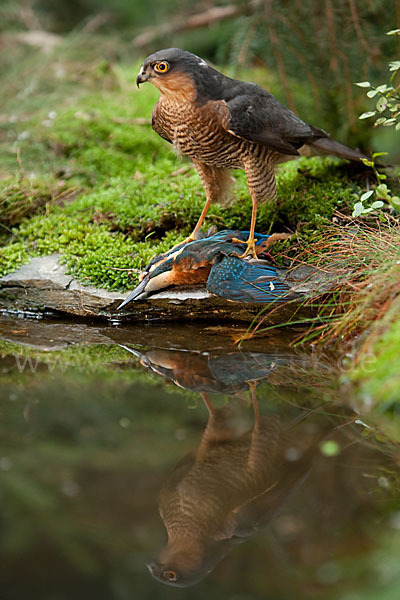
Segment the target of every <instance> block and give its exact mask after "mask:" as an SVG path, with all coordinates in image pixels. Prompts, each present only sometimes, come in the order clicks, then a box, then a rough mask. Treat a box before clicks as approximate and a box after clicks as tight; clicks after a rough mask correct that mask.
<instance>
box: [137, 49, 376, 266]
mask: <svg viewBox="0 0 400 600" xmlns="http://www.w3.org/2000/svg"><path fill="white" fill-rule="evenodd" d="M136 81H137V84H138V85H139V84H140V83H143V82H145V81H151V83H153V84H154V85H155V86H156V87H157V88H158V89H159V90H160V92H161V97H160V99H159V101H158V102H157V104H156V105H155V107H154V110H153V128H154V129H155V131H156V132H157V133H158V134H159V135H160V136H161V137H163V138H164V139H166V140H167V141H169V142H171V143H172V144H173V145H174V146H175V148H176V150H177V151H179V152H182V153H183V154H187V155H188V156H190V157H191V158H192V160H193V162H194V164H195V166H196V168H197V170H198V172H199V175H200V177H201V179H202V182H203V185H204V189H205V193H206V204H205V206H204V209H203V212H202V214H201V216H200V219H199V221H198V223H197V225H196V227H195V230H194V231H193V233H192V236H191V237H190V239H194V238H193V235H194V234H195V233H197V231H198V230H199V229H200V227H201V225H202V223H203V221H204V218H205V216H206V213H207V210H208V208H209V206H210V204H211V202H214V201H216V202H217V201H220V200H221V199H222V197H223V196H224V193H225V192H226V189H227V185H228V184H229V182H230V180H231V178H230V176H229V174H228V171H227V169H244V171H245V172H246V176H247V181H248V186H249V191H250V195H251V198H252V202H253V214H252V220H251V227H250V235H249V240H248V245H247V250H246V252H245V253H244V255H246V254H249V253H251V254H253V256H255V250H254V228H255V221H256V211H257V204H258V203H259V202H262V201H264V200H266V199H270V200H274V199H275V197H276V189H275V175H274V166H275V164H276V163H278V162H280V161H282V159H284V158H285V156H287V155H297V154H298V149H299V148H301V147H302V146H303V145H304V144H307V145H309V146H312V147H313V148H314V149H316V150H317V151H321V152H324V153H328V154H334V155H336V156H340V157H342V158H347V159H350V160H358V159H359V158H360V157H363V156H364V155H363V154H361V153H360V152H356V151H355V150H352V149H350V148H347V147H346V146H344V145H343V144H340V143H339V142H335V141H334V140H331V139H330V138H329V137H328V134H327V133H326V132H325V131H323V130H322V129H318V128H317V127H313V126H312V125H308V124H307V123H305V122H304V121H302V120H301V119H299V118H298V117H297V116H296V115H295V114H294V113H292V112H291V111H290V110H288V109H287V108H285V107H284V106H282V104H280V102H278V100H277V99H276V98H275V97H274V96H272V94H270V93H269V92H267V91H265V90H263V89H262V88H260V87H259V86H258V85H256V84H254V83H245V82H243V81H237V80H235V79H231V78H230V77H226V76H225V75H222V73H219V72H218V71H216V70H215V69H212V68H211V67H210V66H209V65H208V64H207V63H206V62H205V61H204V60H202V59H201V58H199V57H198V56H195V55H193V54H190V52H185V51H184V50H180V49H178V48H169V49H167V50H160V51H159V52H156V53H154V54H152V55H151V56H149V57H148V58H146V60H145V61H144V63H143V65H142V68H141V69H140V72H139V75H138V77H137V80H136ZM244 255H243V256H244Z"/></svg>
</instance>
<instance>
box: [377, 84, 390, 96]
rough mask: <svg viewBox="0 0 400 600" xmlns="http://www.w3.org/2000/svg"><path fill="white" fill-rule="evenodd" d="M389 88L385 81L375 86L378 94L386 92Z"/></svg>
mask: <svg viewBox="0 0 400 600" xmlns="http://www.w3.org/2000/svg"><path fill="white" fill-rule="evenodd" d="M389 89H390V88H388V86H387V85H386V83H383V84H382V85H378V87H377V88H376V91H377V92H379V93H380V94H383V93H384V92H387V91H388V90H389ZM392 89H393V88H392Z"/></svg>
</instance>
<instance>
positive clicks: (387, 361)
mask: <svg viewBox="0 0 400 600" xmlns="http://www.w3.org/2000/svg"><path fill="white" fill-rule="evenodd" d="M399 356H400V321H399V320H394V321H393V322H392V323H391V325H390V326H389V327H388V329H387V331H386V332H385V333H384V334H383V335H381V336H380V337H379V338H377V340H376V342H375V343H374V344H373V345H372V347H371V348H370V349H369V351H368V353H363V355H362V356H361V357H360V360H359V363H358V367H357V368H356V370H355V371H354V372H353V373H352V374H351V381H352V383H353V384H355V385H356V391H357V398H358V400H359V401H360V403H361V404H362V405H363V406H364V407H368V408H370V407H371V406H373V407H374V409H375V410H377V411H379V412H385V411H395V412H396V413H397V414H399V411H400V404H399V390H400V372H399V366H398V365H399Z"/></svg>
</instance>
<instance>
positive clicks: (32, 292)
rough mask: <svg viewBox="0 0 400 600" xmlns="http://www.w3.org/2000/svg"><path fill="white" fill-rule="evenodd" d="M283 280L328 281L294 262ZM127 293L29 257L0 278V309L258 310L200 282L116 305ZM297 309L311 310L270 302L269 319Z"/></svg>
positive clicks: (135, 313)
mask: <svg viewBox="0 0 400 600" xmlns="http://www.w3.org/2000/svg"><path fill="white" fill-rule="evenodd" d="M281 274H282V277H285V282H286V283H287V284H288V285H289V286H290V287H292V289H293V291H298V292H301V293H303V294H305V295H308V296H313V295H316V294H318V293H321V291H323V290H326V289H327V288H328V287H329V284H330V282H329V279H327V276H326V274H323V273H321V272H320V271H315V270H314V269H312V268H308V267H298V268H297V269H295V270H294V271H292V272H291V273H289V274H286V275H285V272H281ZM126 296H127V293H118V292H108V291H107V290H103V289H99V288H95V287H92V286H83V285H81V284H80V283H78V282H77V281H75V280H74V279H73V278H72V276H70V275H67V273H66V269H65V266H64V265H61V264H60V263H59V255H58V254H52V255H50V256H45V257H41V258H33V259H32V260H31V262H30V263H28V264H27V265H23V266H22V267H20V269H18V271H15V272H14V273H10V274H9V275H5V276H4V277H2V278H1V279H0V310H3V311H10V312H15V311H21V312H23V311H33V312H39V313H43V312H46V311H55V312H61V313H67V314H72V315H79V316H83V317H101V318H106V319H112V318H117V319H119V320H131V321H132V320H140V321H143V319H146V320H154V319H163V320H172V319H205V318H206V319H208V320H212V319H217V320H223V319H231V320H232V319H235V320H239V321H250V320H252V319H253V318H254V316H255V315H257V314H258V313H259V312H260V308H261V307H260V305H259V304H250V303H249V304H243V303H239V302H229V301H227V300H225V299H224V298H220V297H216V296H212V295H211V294H209V293H208V292H207V291H206V290H205V288H201V287H197V288H195V287H192V288H187V289H185V288H179V289H171V290H167V291H164V292H160V293H159V294H154V295H153V296H152V297H151V298H148V299H146V300H144V301H142V302H135V303H134V304H133V305H132V307H131V311H130V312H128V311H126V312H124V313H121V312H118V311H117V310H116V308H117V306H118V305H119V304H120V302H121V301H122V300H123V299H124V298H125V297H126ZM294 312H296V318H299V317H300V316H302V317H306V316H310V315H311V314H312V313H311V310H310V309H308V308H305V307H303V308H301V309H300V310H299V305H298V302H293V303H288V304H285V305H281V304H280V305H279V306H277V305H276V304H271V305H270V306H269V307H268V313H266V312H264V316H265V315H266V314H268V321H269V322H270V323H272V322H282V321H285V320H288V319H289V318H290V317H291V315H293V313H294Z"/></svg>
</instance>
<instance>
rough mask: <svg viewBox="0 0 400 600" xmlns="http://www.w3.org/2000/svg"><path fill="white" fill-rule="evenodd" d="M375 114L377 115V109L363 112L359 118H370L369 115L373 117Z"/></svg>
mask: <svg viewBox="0 0 400 600" xmlns="http://www.w3.org/2000/svg"><path fill="white" fill-rule="evenodd" d="M374 115H376V111H375V110H370V111H368V112H365V113H363V114H362V115H360V116H359V117H358V118H359V119H369V117H373V116H374Z"/></svg>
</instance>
